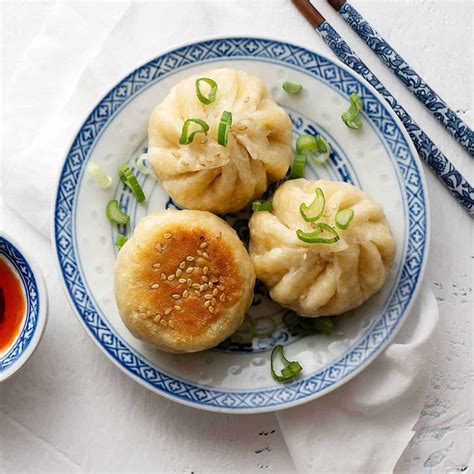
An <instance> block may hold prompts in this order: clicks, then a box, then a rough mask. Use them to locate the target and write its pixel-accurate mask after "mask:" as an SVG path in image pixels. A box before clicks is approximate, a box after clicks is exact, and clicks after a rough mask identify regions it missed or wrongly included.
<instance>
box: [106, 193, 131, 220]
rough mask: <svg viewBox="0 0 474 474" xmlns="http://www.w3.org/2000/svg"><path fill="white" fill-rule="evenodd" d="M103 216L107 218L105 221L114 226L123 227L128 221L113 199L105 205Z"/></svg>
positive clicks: (127, 217) (128, 218)
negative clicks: (119, 225) (107, 220)
mask: <svg viewBox="0 0 474 474" xmlns="http://www.w3.org/2000/svg"><path fill="white" fill-rule="evenodd" d="M105 215H106V216H107V219H109V221H110V222H113V223H114V224H121V225H124V224H126V223H127V222H128V221H129V220H130V217H129V216H128V215H127V214H125V212H123V211H122V209H120V207H119V203H118V201H117V200H116V199H113V200H112V201H110V202H109V203H108V204H107V207H106V208H105Z"/></svg>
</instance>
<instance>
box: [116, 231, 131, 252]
mask: <svg viewBox="0 0 474 474" xmlns="http://www.w3.org/2000/svg"><path fill="white" fill-rule="evenodd" d="M127 240H128V238H127V237H125V235H122V234H118V235H117V238H116V239H115V246H116V247H118V248H119V249H121V248H122V247H123V244H124V243H125V242H127Z"/></svg>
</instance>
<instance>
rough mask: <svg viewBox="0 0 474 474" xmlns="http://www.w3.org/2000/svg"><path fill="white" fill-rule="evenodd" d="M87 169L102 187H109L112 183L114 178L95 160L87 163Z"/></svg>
mask: <svg viewBox="0 0 474 474" xmlns="http://www.w3.org/2000/svg"><path fill="white" fill-rule="evenodd" d="M87 171H88V173H89V174H90V175H91V176H92V178H93V179H94V181H95V182H96V184H97V185H98V186H100V187H101V188H102V189H107V188H108V187H109V186H110V185H111V184H112V178H111V177H110V176H109V175H108V174H107V173H106V172H105V171H104V170H103V169H102V168H100V167H99V166H98V165H96V164H95V163H94V162H93V161H91V162H89V164H88V165H87Z"/></svg>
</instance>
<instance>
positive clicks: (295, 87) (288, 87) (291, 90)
mask: <svg viewBox="0 0 474 474" xmlns="http://www.w3.org/2000/svg"><path fill="white" fill-rule="evenodd" d="M283 90H284V91H285V92H288V94H299V93H300V92H301V91H302V90H303V86H302V85H301V84H295V83H294V82H289V81H286V82H284V83H283Z"/></svg>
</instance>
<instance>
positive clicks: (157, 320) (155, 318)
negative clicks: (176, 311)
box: [153, 313, 161, 323]
mask: <svg viewBox="0 0 474 474" xmlns="http://www.w3.org/2000/svg"><path fill="white" fill-rule="evenodd" d="M160 319H161V314H160V313H158V314H157V315H156V316H155V317H154V319H153V321H155V323H159V322H160Z"/></svg>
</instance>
